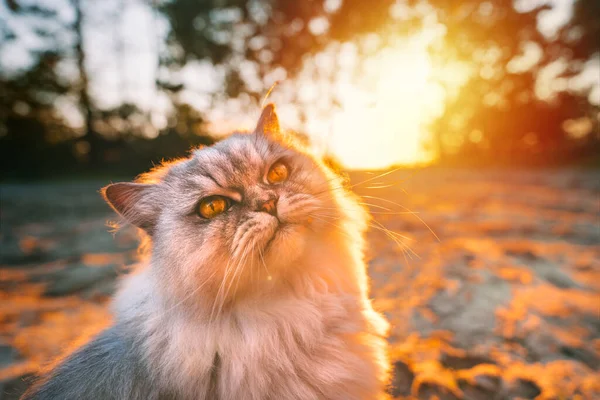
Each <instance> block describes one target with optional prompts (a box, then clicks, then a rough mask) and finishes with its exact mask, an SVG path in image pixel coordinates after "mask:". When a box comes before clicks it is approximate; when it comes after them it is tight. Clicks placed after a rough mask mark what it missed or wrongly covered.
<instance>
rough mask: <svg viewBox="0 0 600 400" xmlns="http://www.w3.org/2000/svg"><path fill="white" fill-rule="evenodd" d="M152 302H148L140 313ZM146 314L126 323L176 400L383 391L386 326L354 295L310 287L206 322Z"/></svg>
mask: <svg viewBox="0 0 600 400" xmlns="http://www.w3.org/2000/svg"><path fill="white" fill-rule="evenodd" d="M134 279H137V280H140V279H142V277H135V278H134ZM139 283H140V282H137V284H136V285H135V286H138V287H139ZM129 290H132V288H130V289H129ZM146 293H147V292H146ZM127 298H128V299H129V300H131V299H132V298H135V296H132V295H131V294H128V295H127ZM139 300H141V299H139ZM151 304H152V303H151V301H149V300H148V299H146V300H145V301H143V302H142V304H140V306H141V308H137V310H138V312H139V311H140V310H141V309H142V308H143V307H149V306H150V305H151ZM143 314H144V318H145V319H144V320H139V319H138V318H139V317H142V315H140V314H138V315H137V317H136V321H137V322H135V323H134V322H133V321H131V324H130V325H129V326H130V327H131V329H135V330H136V332H135V335H136V336H137V337H138V340H139V343H140V344H141V348H142V353H143V359H144V363H145V364H146V365H147V366H148V369H149V370H150V371H151V375H152V380H153V381H154V382H157V383H160V387H162V388H164V390H165V391H166V392H169V393H176V396H177V397H178V398H184V399H219V400H228V399H232V400H233V399H242V400H243V399H256V400H259V399H303V400H305V399H366V398H369V399H377V398H378V396H380V395H381V393H382V387H381V380H382V378H383V377H384V376H385V373H386V371H385V365H386V355H385V353H384V350H383V349H384V348H385V346H384V339H383V334H384V332H382V331H381V327H382V326H384V324H382V323H381V321H380V320H378V317H379V316H378V315H377V314H376V313H374V312H373V311H372V309H371V308H370V305H369V303H368V302H365V301H363V300H362V299H360V297H359V296H355V295H350V294H342V293H328V292H320V291H318V290H315V291H313V292H312V293H311V294H305V295H303V296H286V297H283V298H277V299H273V298H272V299H268V300H262V301H255V302H245V303H243V304H240V305H239V306H237V307H235V308H232V309H231V310H229V311H227V312H226V313H224V314H223V315H221V316H219V318H218V319H215V320H214V321H212V322H210V323H209V322H207V321H197V322H194V321H192V320H190V319H189V316H185V315H182V314H180V313H178V312H171V313H164V314H163V315H160V314H157V312H156V311H150V310H149V309H147V310H145V312H143ZM157 316H160V318H157Z"/></svg>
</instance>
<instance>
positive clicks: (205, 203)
mask: <svg viewBox="0 0 600 400" xmlns="http://www.w3.org/2000/svg"><path fill="white" fill-rule="evenodd" d="M229 207H231V200H229V199H228V198H227V197H223V196H209V197H205V198H203V199H202V200H200V203H198V214H199V215H200V216H201V217H202V218H207V219H210V218H214V217H216V216H217V215H219V214H223V213H224V212H225V211H227V210H228V209H229Z"/></svg>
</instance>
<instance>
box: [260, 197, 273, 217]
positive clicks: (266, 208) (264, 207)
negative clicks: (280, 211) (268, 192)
mask: <svg viewBox="0 0 600 400" xmlns="http://www.w3.org/2000/svg"><path fill="white" fill-rule="evenodd" d="M258 211H262V212H266V213H269V214H271V215H274V216H277V197H274V198H270V199H269V200H267V201H263V202H261V203H259V204H258Z"/></svg>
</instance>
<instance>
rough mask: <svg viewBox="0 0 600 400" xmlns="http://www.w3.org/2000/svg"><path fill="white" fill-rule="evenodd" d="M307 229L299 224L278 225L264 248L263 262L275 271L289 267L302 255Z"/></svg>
mask: <svg viewBox="0 0 600 400" xmlns="http://www.w3.org/2000/svg"><path fill="white" fill-rule="evenodd" d="M307 233H308V228H307V227H306V226H304V225H301V224H295V223H280V224H279V226H278V227H277V229H276V230H275V232H274V233H273V236H272V237H271V238H270V239H269V241H268V242H267V243H266V245H265V248H264V255H265V262H266V263H267V264H268V265H269V266H272V267H275V268H277V269H281V268H286V267H289V266H290V265H291V264H292V263H294V262H295V261H296V260H298V258H300V256H301V255H302V253H303V251H304V249H305V246H306V240H307Z"/></svg>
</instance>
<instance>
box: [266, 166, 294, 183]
mask: <svg viewBox="0 0 600 400" xmlns="http://www.w3.org/2000/svg"><path fill="white" fill-rule="evenodd" d="M288 175H289V170H288V167H287V166H286V165H285V164H284V163H283V162H281V161H277V162H276V163H275V164H273V165H272V166H271V169H269V172H268V173H267V181H268V182H269V183H270V184H277V183H282V182H285V181H286V180H287V178H288Z"/></svg>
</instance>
